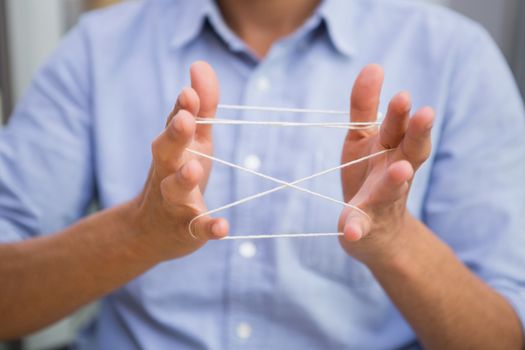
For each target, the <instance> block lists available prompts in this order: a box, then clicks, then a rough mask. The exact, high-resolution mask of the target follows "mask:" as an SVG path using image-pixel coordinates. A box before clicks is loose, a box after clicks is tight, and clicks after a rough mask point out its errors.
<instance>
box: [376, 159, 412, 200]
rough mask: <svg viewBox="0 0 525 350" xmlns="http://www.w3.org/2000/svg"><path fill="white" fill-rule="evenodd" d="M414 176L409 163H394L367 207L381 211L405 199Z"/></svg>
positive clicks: (378, 185)
mask: <svg viewBox="0 0 525 350" xmlns="http://www.w3.org/2000/svg"><path fill="white" fill-rule="evenodd" d="M413 176H414V169H413V168H412V165H411V164H410V163H409V162H408V161H406V160H400V161H397V162H395V163H392V164H391V165H390V166H389V167H388V169H387V171H386V172H385V174H384V176H383V177H382V178H381V180H380V181H379V183H378V184H377V186H376V187H375V189H374V190H373V192H372V193H371V194H370V201H369V202H368V203H367V206H369V207H370V208H375V209H379V210H381V209H383V208H386V207H390V206H391V205H392V204H393V203H394V202H396V201H397V200H399V199H402V198H404V197H405V196H406V193H407V191H408V187H409V185H408V182H409V181H410V180H411V179H412V177H413Z"/></svg>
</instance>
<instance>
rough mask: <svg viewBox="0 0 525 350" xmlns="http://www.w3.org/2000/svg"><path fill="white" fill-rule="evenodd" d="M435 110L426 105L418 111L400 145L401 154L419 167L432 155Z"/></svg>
mask: <svg viewBox="0 0 525 350" xmlns="http://www.w3.org/2000/svg"><path fill="white" fill-rule="evenodd" d="M433 123H434V111H433V110H432V109H431V108H429V107H425V108H422V109H420V110H419V111H417V112H416V114H415V115H414V116H413V117H412V118H411V119H410V121H409V123H408V129H407V131H406V133H405V137H404V138H403V141H402V142H401V145H400V152H401V156H402V157H403V158H404V159H406V160H408V161H409V162H410V163H411V164H412V166H413V167H414V168H415V169H417V168H418V167H419V166H420V165H421V164H422V163H423V162H424V161H425V160H426V159H427V158H428V156H429V155H430V151H431V149H432V140H431V130H432V124H433Z"/></svg>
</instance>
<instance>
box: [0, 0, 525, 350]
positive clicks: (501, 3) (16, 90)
mask: <svg viewBox="0 0 525 350" xmlns="http://www.w3.org/2000/svg"><path fill="white" fill-rule="evenodd" d="M186 1H191V0H186ZM412 1H417V2H428V3H435V4H438V5H442V6H447V7H450V8H452V9H454V10H456V11H458V12H461V13H463V14H464V15H466V16H468V17H471V18H473V19H474V20H476V21H478V22H480V23H481V24H482V25H484V26H485V28H487V30H488V31H489V32H490V33H491V34H492V36H493V38H494V39H495V40H496V42H497V43H498V45H499V46H500V48H501V50H502V51H503V53H504V55H505V57H506V58H507V61H508V62H509V65H510V67H511V68H512V70H513V72H514V74H515V76H516V80H517V82H518V84H519V85H520V88H521V91H522V94H524V96H525V1H523V0H497V1H495V0H412ZM117 2H119V0H45V1H44V0H0V121H2V122H3V123H5V122H6V121H7V118H8V116H9V114H10V113H11V111H12V109H13V106H14V105H15V104H16V101H17V100H18V99H19V98H20V97H21V95H22V94H23V93H24V91H25V89H26V88H27V86H28V84H29V82H30V81H31V77H32V75H33V74H34V72H35V71H36V70H37V69H38V67H39V66H40V65H41V64H42V63H43V62H44V61H45V59H46V58H47V56H48V55H49V54H50V53H51V52H52V51H53V50H54V48H55V47H56V46H57V44H58V42H59V41H60V38H61V37H62V36H63V35H64V33H65V32H66V31H67V30H68V29H69V28H71V26H73V25H75V23H76V21H77V19H78V17H79V16H80V15H81V14H82V13H83V12H85V11H89V10H91V9H95V8H100V7H104V6H108V5H111V4H113V3H117ZM1 125H2V123H0V127H1ZM0 288H1V282H0ZM48 292H49V293H50V294H51V295H52V293H53V291H52V290H50V291H48ZM95 313H96V305H90V306H88V307H87V308H85V309H83V310H81V311H80V312H78V313H76V314H75V315H73V316H71V317H69V318H67V319H65V320H63V321H61V322H59V323H57V324H55V325H53V326H51V327H49V328H47V329H45V330H43V331H41V332H38V333H36V334H34V335H31V336H29V337H26V338H24V339H20V340H17V341H13V342H10V343H0V350H6V349H24V350H26V349H30V350H46V349H54V350H56V349H65V348H67V345H68V344H69V343H70V342H71V340H72V339H73V337H74V335H75V333H76V331H77V330H78V329H79V328H80V327H81V326H82V325H83V324H84V323H85V322H86V321H88V320H89V319H90V318H91V317H93V315H94V314H95Z"/></svg>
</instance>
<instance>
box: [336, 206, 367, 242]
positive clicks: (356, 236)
mask: <svg viewBox="0 0 525 350" xmlns="http://www.w3.org/2000/svg"><path fill="white" fill-rule="evenodd" d="M370 224H371V223H370V219H369V218H368V217H366V216H365V215H363V213H360V212H359V211H357V210H352V211H350V213H348V215H347V217H346V220H345V223H344V227H343V239H344V240H346V241H348V242H357V241H359V240H360V239H361V238H363V237H364V236H365V235H366V234H367V233H368V232H370Z"/></svg>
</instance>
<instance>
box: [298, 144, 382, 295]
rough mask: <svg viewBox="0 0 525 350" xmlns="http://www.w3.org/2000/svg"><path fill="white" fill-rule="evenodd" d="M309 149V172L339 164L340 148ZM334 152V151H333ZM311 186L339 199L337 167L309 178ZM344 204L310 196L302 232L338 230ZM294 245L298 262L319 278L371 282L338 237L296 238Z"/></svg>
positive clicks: (367, 272) (357, 283) (355, 283)
mask: <svg viewBox="0 0 525 350" xmlns="http://www.w3.org/2000/svg"><path fill="white" fill-rule="evenodd" d="M334 149H335V148H332V147H331V150H329V151H327V150H323V149H322V148H321V149H317V150H312V156H311V157H310V163H311V164H310V169H311V173H312V174H313V173H317V172H320V171H323V170H325V169H328V168H331V167H334V166H337V165H338V164H339V154H340V153H339V150H338V149H336V151H334ZM333 152H337V154H333ZM308 188H310V189H311V190H313V191H315V192H318V193H321V194H324V195H327V196H330V197H333V198H336V199H338V200H343V199H342V192H341V191H342V189H341V182H340V174H339V171H335V172H333V173H331V174H327V175H323V176H321V177H318V178H315V179H312V180H310V181H309V182H308ZM342 210H343V206H342V205H340V204H337V203H332V202H329V201H327V200H324V199H322V198H318V197H315V196H311V197H309V198H308V201H307V203H306V207H305V218H304V221H303V222H304V227H303V229H304V232H312V233H315V232H337V231H338V230H337V223H338V219H339V215H340V214H341V211H342ZM294 243H295V248H296V250H297V256H298V257H299V259H300V264H301V265H302V266H303V267H304V268H305V269H307V270H309V271H311V272H312V273H314V274H317V275H319V277H321V278H325V279H327V280H332V281H336V282H339V283H342V284H344V285H346V286H348V287H356V288H359V287H363V286H369V285H371V284H373V283H374V277H373V275H372V273H371V272H370V270H369V269H368V268H367V267H366V266H365V265H364V264H362V263H360V262H359V261H358V260H356V259H354V258H352V257H351V256H349V255H348V254H347V253H346V252H345V251H344V250H343V248H342V247H341V245H340V243H339V239H338V237H312V238H299V239H297V240H296V242H294Z"/></svg>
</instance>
